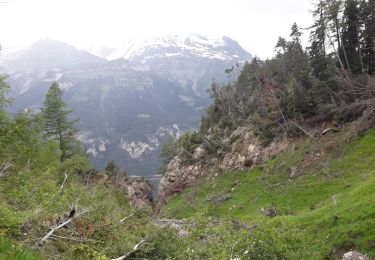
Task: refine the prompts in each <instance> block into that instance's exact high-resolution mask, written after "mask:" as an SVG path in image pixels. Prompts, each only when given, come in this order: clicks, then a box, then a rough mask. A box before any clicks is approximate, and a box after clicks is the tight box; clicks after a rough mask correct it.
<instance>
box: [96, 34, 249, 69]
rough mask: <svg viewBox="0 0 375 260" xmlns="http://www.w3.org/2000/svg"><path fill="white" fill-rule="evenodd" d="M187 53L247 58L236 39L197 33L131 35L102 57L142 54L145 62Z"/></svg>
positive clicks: (219, 58)
mask: <svg viewBox="0 0 375 260" xmlns="http://www.w3.org/2000/svg"><path fill="white" fill-rule="evenodd" d="M96 53H97V52H96ZM191 55H194V56H199V57H203V58H208V59H213V60H221V61H233V60H235V59H245V60H246V59H249V58H250V56H249V54H248V53H247V52H246V51H245V50H243V49H242V48H241V47H240V46H239V44H238V43H237V42H235V41H233V40H232V39H230V38H228V37H221V38H210V37H208V36H204V35H199V34H192V35H166V36H158V37H149V38H144V39H134V40H131V41H129V42H128V43H126V44H124V45H122V46H120V47H118V48H114V50H113V52H111V53H110V54H109V55H106V56H102V57H104V58H106V59H108V60H115V59H120V58H123V59H126V60H136V59H138V58H142V60H141V63H142V64H147V60H150V59H158V58H175V57H183V56H187V57H188V56H191Z"/></svg>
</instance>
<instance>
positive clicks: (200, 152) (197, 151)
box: [193, 145, 206, 160]
mask: <svg viewBox="0 0 375 260" xmlns="http://www.w3.org/2000/svg"><path fill="white" fill-rule="evenodd" d="M205 153H206V151H205V150H204V148H203V147H202V146H201V145H200V146H198V147H197V148H196V149H195V150H194V154H193V157H194V159H195V160H198V159H201V158H203V157H204V155H205Z"/></svg>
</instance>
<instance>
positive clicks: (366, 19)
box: [359, 0, 375, 74]
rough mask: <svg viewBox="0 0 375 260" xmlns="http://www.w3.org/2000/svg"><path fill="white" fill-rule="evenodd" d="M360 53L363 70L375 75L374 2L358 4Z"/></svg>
mask: <svg viewBox="0 0 375 260" xmlns="http://www.w3.org/2000/svg"><path fill="white" fill-rule="evenodd" d="M359 12H360V20H361V24H363V29H362V30H361V42H360V44H361V53H362V57H363V63H364V66H365V68H364V69H365V70H366V71H367V73H368V74H375V0H362V2H361V4H360V9H359Z"/></svg>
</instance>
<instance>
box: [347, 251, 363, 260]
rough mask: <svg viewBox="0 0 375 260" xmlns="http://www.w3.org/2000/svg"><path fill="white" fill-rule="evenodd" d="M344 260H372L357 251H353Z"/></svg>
mask: <svg viewBox="0 0 375 260" xmlns="http://www.w3.org/2000/svg"><path fill="white" fill-rule="evenodd" d="M342 260H370V258H369V257H368V256H367V255H364V254H361V253H359V252H356V251H351V252H348V253H346V254H344V256H343V257H342Z"/></svg>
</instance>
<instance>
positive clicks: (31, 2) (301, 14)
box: [0, 0, 311, 58]
mask: <svg viewBox="0 0 375 260" xmlns="http://www.w3.org/2000/svg"><path fill="white" fill-rule="evenodd" d="M4 2H9V3H4ZM310 9H311V0H227V1H223V0H0V43H1V45H2V46H3V47H5V48H6V47H9V46H14V45H19V44H25V43H30V42H32V41H36V40H38V39H40V38H42V37H49V38H51V39H55V40H60V41H64V42H67V43H70V44H72V45H75V46H77V47H80V48H86V47H88V46H89V45H90V44H94V45H106V46H110V47H113V46H118V45H121V44H122V43H124V42H126V41H128V40H130V39H133V38H139V37H148V36H153V35H162V34H179V33H183V34H188V33H200V34H207V35H209V36H219V35H220V36H221V35H226V36H229V37H231V38H233V39H234V40H237V41H238V42H239V43H240V44H241V45H242V46H243V47H244V48H245V49H246V50H248V51H249V52H251V53H252V54H256V55H258V56H260V57H261V58H266V57H271V56H272V55H273V49H274V46H275V43H276V41H277V38H278V36H279V35H282V36H288V35H289V32H290V27H291V25H292V24H293V22H297V23H298V25H299V26H301V27H307V26H309V25H310V23H311V14H310V12H309V10H310Z"/></svg>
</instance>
